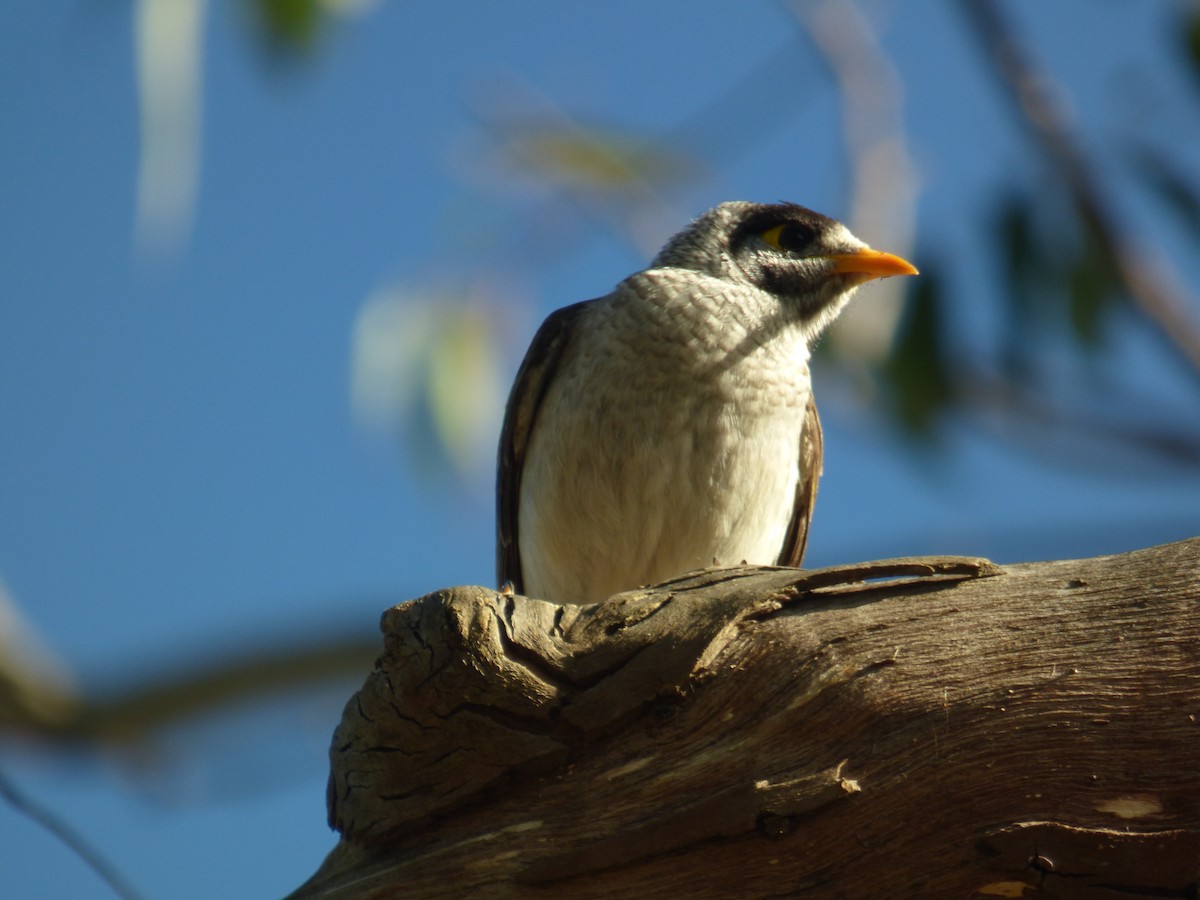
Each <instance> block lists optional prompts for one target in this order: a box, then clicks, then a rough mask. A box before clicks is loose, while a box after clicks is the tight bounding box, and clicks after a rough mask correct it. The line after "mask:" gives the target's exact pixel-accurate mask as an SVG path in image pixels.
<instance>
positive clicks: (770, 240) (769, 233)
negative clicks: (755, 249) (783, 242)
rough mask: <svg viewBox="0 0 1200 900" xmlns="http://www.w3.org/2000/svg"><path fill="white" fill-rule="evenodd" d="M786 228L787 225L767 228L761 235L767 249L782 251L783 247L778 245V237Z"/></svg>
mask: <svg viewBox="0 0 1200 900" xmlns="http://www.w3.org/2000/svg"><path fill="white" fill-rule="evenodd" d="M785 228H787V223H786V222H785V223H784V224H783V225H776V226H775V227H774V228H768V229H767V230H766V231H764V232H763V233H762V239H763V243H764V244H766V245H767V246H768V247H774V248H775V249H776V250H782V249H783V247H782V246H780V244H779V235H780V234H782V233H783V229H785Z"/></svg>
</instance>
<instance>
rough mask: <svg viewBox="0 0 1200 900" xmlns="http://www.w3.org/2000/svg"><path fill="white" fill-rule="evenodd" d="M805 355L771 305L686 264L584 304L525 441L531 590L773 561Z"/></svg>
mask: <svg viewBox="0 0 1200 900" xmlns="http://www.w3.org/2000/svg"><path fill="white" fill-rule="evenodd" d="M807 361H808V348H807V346H806V343H805V340H804V336H803V334H802V333H801V331H800V328H799V327H798V326H797V325H796V324H795V323H794V322H793V321H792V320H791V318H790V317H789V316H788V315H787V313H786V310H783V309H782V308H781V307H780V305H779V302H778V300H775V299H774V298H772V297H770V296H768V295H766V294H765V293H763V292H761V291H757V290H754V289H751V288H741V287H737V286H733V285H730V284H729V283H727V282H724V281H721V280H718V279H715V278H710V277H708V276H704V275H700V274H698V273H696V272H690V271H685V270H680V269H656V270H650V271H648V272H644V273H640V274H639V275H636V276H633V277H632V278H630V279H628V280H627V281H626V282H624V283H623V284H622V285H621V286H620V287H618V288H617V290H616V291H615V292H614V293H613V294H611V295H610V296H609V297H606V298H604V299H603V300H601V301H597V302H596V303H595V304H593V305H592V306H590V307H589V308H588V309H587V312H586V314H585V315H584V316H583V317H582V318H581V319H580V321H579V325H578V328H577V332H576V334H575V335H574V336H573V337H572V343H571V344H570V346H569V347H568V349H567V351H566V357H565V358H564V360H563V362H562V365H561V366H560V368H559V370H558V371H557V373H556V375H555V377H554V380H553V383H552V385H551V386H550V388H549V390H548V391H547V394H546V397H545V399H544V400H543V403H542V407H541V409H540V410H539V412H538V418H537V422H536V424H535V426H534V430H533V433H532V435H531V438H530V443H529V447H528V450H527V454H526V459H525V467H524V472H523V477H522V484H521V495H520V509H519V523H518V528H519V532H520V543H521V561H522V568H523V571H524V576H525V585H524V587H525V591H526V593H528V594H530V595H531V596H539V597H549V598H552V599H555V600H561V601H569V602H577V603H583V602H592V601H596V600H600V599H603V598H605V597H607V596H609V595H611V594H613V593H616V592H618V591H621V590H627V589H630V588H633V587H637V586H638V585H641V584H650V583H654V582H656V581H662V580H665V579H667V578H671V577H673V576H676V575H680V574H682V573H684V572H687V571H690V570H692V569H697V568H700V567H703V566H706V565H711V564H712V563H713V562H714V561H717V562H719V563H723V564H735V563H739V562H741V561H743V560H745V561H748V562H751V563H763V564H772V563H774V562H776V560H777V558H778V555H779V552H780V548H781V547H782V545H783V541H784V538H785V535H786V533H787V529H788V525H789V522H790V519H791V516H792V508H793V502H794V495H795V490H796V483H797V479H798V478H799V474H800V473H799V448H800V430H801V427H802V425H803V421H804V415H805V407H806V405H807V403H808V395H809V374H808V365H807Z"/></svg>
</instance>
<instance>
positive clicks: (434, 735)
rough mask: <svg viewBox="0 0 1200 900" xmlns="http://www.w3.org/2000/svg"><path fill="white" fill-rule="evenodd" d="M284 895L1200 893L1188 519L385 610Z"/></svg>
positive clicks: (1195, 591) (1196, 558)
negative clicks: (1047, 551) (984, 545)
mask: <svg viewBox="0 0 1200 900" xmlns="http://www.w3.org/2000/svg"><path fill="white" fill-rule="evenodd" d="M383 631H384V635H385V649H384V653H383V655H382V656H381V657H380V659H379V662H378V663H377V666H376V669H375V671H374V672H373V673H372V674H371V675H370V676H369V677H368V678H367V681H366V684H365V685H364V686H363V688H362V690H361V691H359V693H358V694H357V695H356V696H355V697H354V698H353V699H351V701H350V703H349V704H348V705H347V707H346V712H345V715H344V717H343V720H342V723H341V725H340V726H339V727H338V729H337V731H336V733H335V735H334V740H333V747H332V750H331V756H332V764H333V771H332V775H331V778H330V794H329V801H330V819H331V822H332V824H333V825H334V826H335V827H336V828H338V829H339V830H340V831H341V833H342V840H341V842H340V843H339V845H338V846H337V847H336V848H335V850H334V851H333V852H332V853H331V854H330V856H329V857H328V859H326V861H325V863H324V864H323V865H322V866H321V868H320V869H319V871H318V872H317V873H316V874H315V875H314V876H313V877H312V878H311V879H310V880H309V882H308V883H306V884H305V885H304V886H303V887H301V888H300V889H299V890H298V891H297V892H296V893H295V894H293V897H294V898H355V900H361V898H376V897H379V898H382V897H398V896H403V897H443V896H472V897H518V896H520V897H543V896H544V897H557V896H570V897H584V898H587V897H664V898H666V897H671V898H674V897H681V896H686V897H690V898H707V897H733V896H736V897H745V898H749V897H768V896H770V897H779V896H812V897H823V898H824V897H881V896H888V897H918V896H919V897H940V896H945V897H965V896H992V897H1023V898H1030V897H1097V896H1099V897H1110V898H1118V897H1133V896H1147V895H1153V896H1164V897H1165V896H1172V897H1194V896H1196V892H1197V890H1198V886H1200V751H1198V750H1197V747H1200V721H1198V718H1200V538H1195V539H1192V540H1190V541H1184V542H1182V543H1178V544H1170V545H1165V546H1162V547H1156V548H1152V549H1149V550H1142V551H1137V552H1133V553H1126V554H1122V555H1119V556H1111V557H1101V558H1097V559H1087V560H1070V561H1060V562H1046V563H1030V564H1023V565H1013V566H1004V567H999V566H994V565H993V564H991V563H989V562H987V561H985V560H973V559H959V558H921V559H908V560H894V561H889V562H884V563H873V564H866V565H861V566H847V567H838V568H834V569H822V570H815V571H803V572H802V571H799V570H795V569H771V568H734V569H720V570H708V571H704V572H700V573H696V574H693V575H691V576H689V577H685V578H681V579H678V580H676V581H673V582H670V583H668V584H665V585H661V586H659V587H656V588H653V589H649V590H645V591H636V592H632V593H628V594H622V595H619V596H617V597H614V598H611V599H610V600H608V601H606V602H604V603H601V604H598V605H595V606H589V607H560V606H556V605H553V604H550V603H546V602H543V601H540V600H534V599H529V598H525V597H519V596H516V597H514V596H504V595H502V594H498V593H496V592H495V591H489V590H485V589H483V588H455V589H452V590H447V591H442V592H439V593H436V594H431V595H428V596H426V597H423V598H421V599H419V600H416V601H413V602H410V603H406V604H403V605H401V606H398V607H395V608H394V609H391V610H389V611H388V612H387V613H385V614H384V617H383Z"/></svg>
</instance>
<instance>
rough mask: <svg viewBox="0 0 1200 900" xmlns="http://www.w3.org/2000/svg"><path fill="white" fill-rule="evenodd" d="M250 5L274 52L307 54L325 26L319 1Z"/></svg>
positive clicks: (255, 0)
mask: <svg viewBox="0 0 1200 900" xmlns="http://www.w3.org/2000/svg"><path fill="white" fill-rule="evenodd" d="M250 5H251V7H252V8H253V11H254V14H255V18H256V19H257V20H258V23H259V27H260V28H261V29H262V32H263V34H264V36H265V37H266V39H267V42H268V44H269V45H270V49H271V50H273V51H284V52H289V53H296V54H303V53H306V52H307V51H309V50H311V49H312V47H313V46H314V45H315V43H316V39H317V37H318V35H319V33H320V31H321V29H322V27H323V26H324V25H325V10H324V4H323V3H321V2H320V0H250Z"/></svg>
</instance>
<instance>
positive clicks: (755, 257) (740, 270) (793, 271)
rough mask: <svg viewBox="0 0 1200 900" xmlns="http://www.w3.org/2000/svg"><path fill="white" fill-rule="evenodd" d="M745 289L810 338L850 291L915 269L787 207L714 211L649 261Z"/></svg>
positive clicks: (731, 206) (728, 206) (741, 205)
mask: <svg viewBox="0 0 1200 900" xmlns="http://www.w3.org/2000/svg"><path fill="white" fill-rule="evenodd" d="M653 265H654V267H655V268H658V267H665V266H671V267H675V268H681V269H692V270H694V271H697V272H703V273H705V274H707V275H712V276H714V277H716V278H720V279H723V280H725V281H729V282H733V283H735V284H740V285H750V286H753V287H756V288H759V289H760V290H763V291H765V292H767V293H769V294H771V295H772V296H774V297H776V298H778V300H779V301H780V303H781V304H783V305H784V307H785V308H787V309H789V310H793V311H794V312H795V314H796V315H797V316H798V317H799V319H800V320H801V322H802V323H803V326H804V329H805V331H806V332H807V333H808V334H809V335H810V336H811V337H815V336H816V335H818V334H820V332H821V331H822V330H824V328H825V326H826V325H828V324H829V323H830V322H831V321H833V319H834V318H835V317H836V316H837V314H838V313H839V312H840V311H841V309H842V307H843V306H845V304H846V301H847V300H849V299H850V295H851V294H852V293H853V290H854V288H856V287H858V285H860V284H862V283H863V282H866V281H870V280H872V279H874V278H884V277H886V276H888V275H915V274H917V270H916V268H915V267H914V266H913V265H912V264H911V263H909V262H907V261H905V260H903V259H901V258H900V257H898V256H893V255H892V254H890V253H881V252H880V251H878V250H872V249H871V248H870V247H868V246H867V245H866V244H864V243H863V242H862V241H860V240H859V239H858V238H856V237H855V236H854V235H852V234H851V233H850V230H849V229H848V228H846V226H845V225H843V224H842V223H841V222H838V221H837V220H836V219H831V218H829V217H828V216H823V215H821V214H820V213H817V212H813V211H812V210H811V209H806V208H805V207H803V206H798V205H796V204H794V203H773V204H762V203H745V202H742V201H733V202H729V203H722V204H721V205H720V206H716V207H714V208H713V209H710V210H709V211H708V212H706V213H704V214H703V215H701V216H700V217H699V218H697V219H696V220H695V221H694V222H692V224H691V225H689V226H688V227H687V228H686V229H684V230H683V231H681V232H680V233H679V234H677V235H675V237H673V238H672V239H671V240H670V241H669V242H668V243H667V245H666V247H664V248H663V250H662V252H661V253H659V255H658V257H657V258H656V259H655V260H654V264H653Z"/></svg>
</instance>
